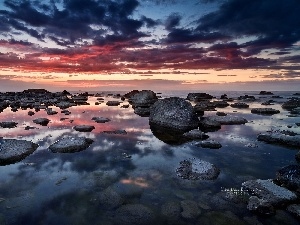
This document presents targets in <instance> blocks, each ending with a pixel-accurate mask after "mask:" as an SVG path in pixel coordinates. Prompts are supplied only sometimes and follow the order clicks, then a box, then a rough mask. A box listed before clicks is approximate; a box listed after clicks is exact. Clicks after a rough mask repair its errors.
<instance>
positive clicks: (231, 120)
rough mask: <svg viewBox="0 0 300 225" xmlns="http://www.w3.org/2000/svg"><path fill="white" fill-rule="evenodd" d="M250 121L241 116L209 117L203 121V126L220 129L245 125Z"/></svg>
mask: <svg viewBox="0 0 300 225" xmlns="http://www.w3.org/2000/svg"><path fill="white" fill-rule="evenodd" d="M247 122H248V121H247V120H246V119H245V118H243V117H239V116H230V115H227V116H209V117H205V118H204V119H203V120H201V124H202V125H203V126H207V127H211V126H214V127H219V126H220V125H239V124H245V123H247Z"/></svg>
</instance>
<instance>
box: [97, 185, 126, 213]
mask: <svg viewBox="0 0 300 225" xmlns="http://www.w3.org/2000/svg"><path fill="white" fill-rule="evenodd" d="M98 200H99V204H100V205H101V206H102V207H103V208H105V209H115V208H118V207H119V206H121V205H122V204H123V202H124V199H122V197H121V196H120V194H118V193H117V192H116V191H114V190H112V189H106V190H104V191H102V192H100V193H99V195H98Z"/></svg>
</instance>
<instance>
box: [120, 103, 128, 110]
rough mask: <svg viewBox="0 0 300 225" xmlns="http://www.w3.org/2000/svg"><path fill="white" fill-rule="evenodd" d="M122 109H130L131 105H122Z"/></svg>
mask: <svg viewBox="0 0 300 225" xmlns="http://www.w3.org/2000/svg"><path fill="white" fill-rule="evenodd" d="M121 108H124V109H127V108H129V104H125V105H122V106H121Z"/></svg>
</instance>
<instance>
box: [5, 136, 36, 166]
mask: <svg viewBox="0 0 300 225" xmlns="http://www.w3.org/2000/svg"><path fill="white" fill-rule="evenodd" d="M37 147H38V145H37V144H35V143H32V142H31V141H25V140H16V139H2V138H0V166H3V165H8V164H12V163H16V162H19V161H21V160H23V159H24V158H25V157H27V156H28V155H30V154H31V153H33V152H34V151H35V150H36V149H37Z"/></svg>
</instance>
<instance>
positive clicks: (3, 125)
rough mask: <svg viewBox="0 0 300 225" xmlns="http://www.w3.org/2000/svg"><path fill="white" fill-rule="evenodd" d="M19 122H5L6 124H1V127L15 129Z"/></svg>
mask: <svg viewBox="0 0 300 225" xmlns="http://www.w3.org/2000/svg"><path fill="white" fill-rule="evenodd" d="M17 124H18V123H17V122H10V121H5V122H0V127H2V128H14V127H17Z"/></svg>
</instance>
